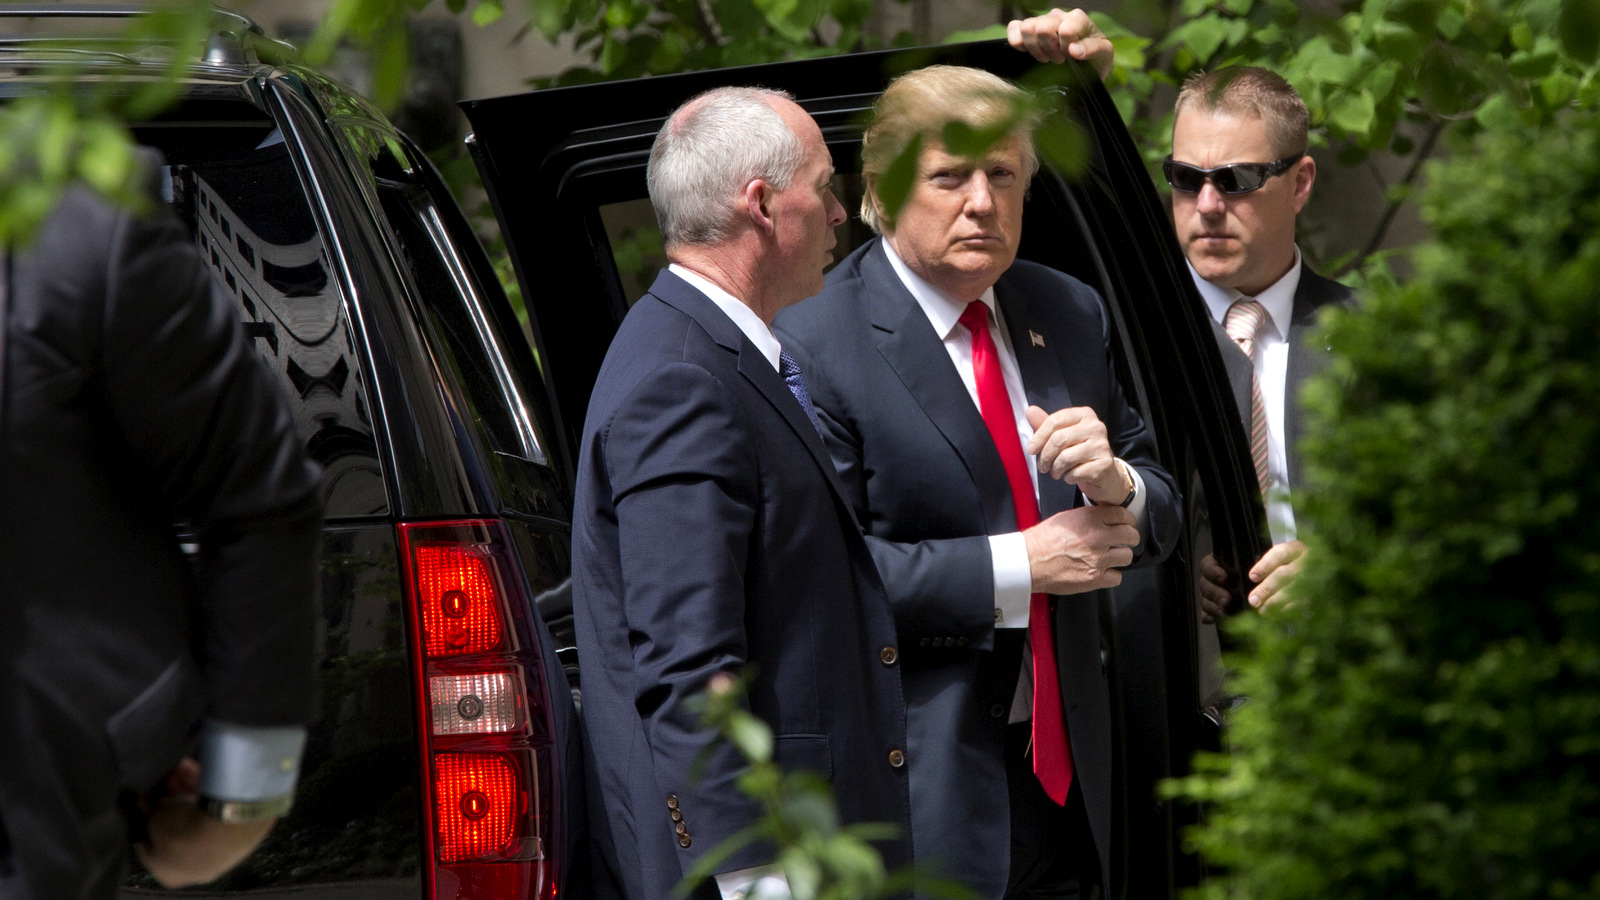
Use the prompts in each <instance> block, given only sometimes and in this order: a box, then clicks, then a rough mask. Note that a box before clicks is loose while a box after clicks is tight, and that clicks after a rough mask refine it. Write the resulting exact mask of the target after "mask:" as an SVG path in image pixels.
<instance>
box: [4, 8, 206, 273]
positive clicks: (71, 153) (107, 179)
mask: <svg viewBox="0 0 1600 900" xmlns="http://www.w3.org/2000/svg"><path fill="white" fill-rule="evenodd" d="M213 19H214V15H213V12H212V9H211V5H210V3H209V2H205V0H169V2H166V3H157V4H153V5H152V6H151V8H150V12H149V14H148V15H146V16H142V17H138V18H135V19H131V20H129V21H128V22H127V24H126V25H125V26H123V27H121V28H118V29H115V30H114V31H113V32H112V33H108V34H106V35H103V36H101V37H90V38H82V37H79V38H75V39H73V40H72V41H70V42H67V41H58V42H54V44H58V45H60V46H61V48H62V49H63V50H65V51H67V52H63V53H61V54H59V55H58V56H57V57H56V59H57V60H58V61H56V62H52V63H50V64H49V65H42V66H40V67H38V68H36V69H35V70H34V72H33V73H31V74H34V75H35V76H37V79H38V81H40V82H41V83H49V82H50V81H51V80H52V78H53V77H55V76H60V78H61V80H59V81H56V82H55V83H56V85H57V86H56V87H55V88H54V89H53V90H46V91H45V92H42V93H40V94H37V95H32V96H25V97H21V98H18V99H15V100H11V101H9V102H7V103H5V104H4V105H0V244H9V243H14V242H21V241H26V240H27V239H28V237H29V236H30V235H32V233H33V231H34V229H35V228H36V227H37V226H38V224H39V223H40V222H41V221H42V220H43V218H44V217H45V216H46V215H47V214H48V213H49V212H50V210H51V209H52V208H54V206H55V202H56V198H57V197H58V196H59V195H60V193H61V191H62V190H64V189H65V188H66V187H67V186H68V185H70V184H73V183H75V182H82V183H85V184H88V185H90V186H91V187H93V188H95V189H96V190H98V191H100V192H101V193H103V194H105V195H107V196H109V197H112V198H114V199H116V200H119V201H120V202H123V203H125V204H129V205H133V206H137V205H138V204H139V203H141V202H143V200H144V186H143V185H141V184H140V183H139V182H138V179H139V178H140V177H141V173H140V171H139V167H137V166H136V165H135V164H134V151H133V142H132V140H131V138H130V137H129V136H128V132H127V129H126V128H125V127H124V126H123V124H122V123H123V122H124V121H126V120H128V119H130V118H134V119H136V118H141V117H145V116H149V115H151V114H153V113H155V112H157V111H159V110H160V109H162V108H163V107H165V106H166V105H168V104H170V103H171V102H172V100H173V99H175V97H176V91H177V86H176V83H175V80H174V79H173V78H172V77H170V76H175V75H176V74H177V73H178V72H179V71H181V69H182V67H183V65H184V62H183V61H185V60H189V59H194V58H196V57H198V56H199V55H200V52H201V50H202V49H203V48H204V46H205V41H206V37H207V35H209V34H210V31H211V26H212V23H213ZM125 41H133V42H136V43H137V44H152V45H156V46H163V47H165V48H167V56H166V57H165V58H166V59H167V60H168V61H167V62H166V63H165V64H164V65H163V66H161V68H160V72H161V73H162V75H164V76H168V77H157V78H141V79H118V78H97V79H78V80H77V82H76V83H75V84H74V85H73V86H71V87H69V86H68V81H67V79H70V78H71V77H72V76H73V75H74V74H77V73H80V72H82V71H85V70H86V68H87V67H89V66H100V67H104V65H105V63H106V60H108V59H114V58H115V54H117V53H119V52H122V51H125V50H126V45H125V43H124V42H125ZM52 46H53V44H51V43H41V44H39V45H36V54H37V55H39V56H40V57H42V56H43V55H44V53H45V51H46V50H48V49H50V48H51V47H52Z"/></svg>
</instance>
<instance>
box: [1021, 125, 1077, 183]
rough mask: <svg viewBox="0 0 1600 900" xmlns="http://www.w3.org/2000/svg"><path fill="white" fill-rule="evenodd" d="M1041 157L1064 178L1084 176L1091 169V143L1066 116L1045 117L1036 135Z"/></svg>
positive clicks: (1035, 132) (1035, 141)
mask: <svg viewBox="0 0 1600 900" xmlns="http://www.w3.org/2000/svg"><path fill="white" fill-rule="evenodd" d="M1033 137H1034V143H1035V144H1036V145H1037V146H1038V148H1039V155H1040V156H1042V157H1043V158H1044V159H1045V161H1047V162H1049V163H1050V164H1051V165H1052V166H1054V167H1055V168H1056V171H1058V172H1060V173H1061V175H1062V177H1063V178H1067V179H1072V178H1077V177H1079V176H1081V175H1082V174H1083V173H1084V172H1086V171H1088V169H1089V139H1088V137H1087V136H1086V135H1084V133H1083V130H1082V129H1081V128H1079V127H1078V125H1077V123H1075V122H1073V121H1072V120H1071V119H1070V118H1068V117H1067V116H1065V115H1052V116H1047V117H1045V119H1044V121H1042V122H1040V123H1039V127H1038V129H1036V130H1035V131H1034V136H1033Z"/></svg>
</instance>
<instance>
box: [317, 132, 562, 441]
mask: <svg viewBox="0 0 1600 900" xmlns="http://www.w3.org/2000/svg"><path fill="white" fill-rule="evenodd" d="M340 128H341V129H342V130H343V131H344V132H345V134H346V138H347V142H348V145H349V146H351V147H352V148H355V149H357V150H358V152H360V153H361V155H362V156H363V157H364V161H365V162H366V164H367V166H368V171H367V172H366V173H365V174H367V175H369V176H370V177H371V179H372V180H371V186H372V187H373V189H374V193H375V194H376V197H377V200H378V204H379V206H380V208H381V212H382V213H383V216H384V219H385V220H386V221H387V223H388V224H389V227H390V231H391V234H392V235H393V237H394V240H395V249H396V250H397V252H398V253H399V254H400V257H401V260H402V262H403V269H404V271H405V272H406V273H407V274H408V275H409V276H410V278H411V280H412V283H413V286H414V289H415V292H416V297H417V299H418V301H419V303H420V309H419V312H420V313H421V314H422V317H423V319H424V321H425V322H426V324H427V326H428V329H429V332H430V334H431V336H432V338H433V340H432V342H431V343H432V345H433V349H434V351H435V352H436V353H437V354H439V355H440V359H439V360H438V362H439V363H441V364H442V365H444V366H446V367H447V368H448V370H449V372H450V374H451V376H452V377H451V378H450V381H451V382H452V383H453V384H454V385H456V386H457V387H458V388H459V389H460V392H461V397H460V400H461V402H462V404H463V405H464V406H465V411H466V412H468V413H469V415H468V417H467V419H468V421H470V422H473V423H475V424H476V426H477V427H478V428H479V429H481V433H482V436H483V437H484V439H485V440H486V442H487V448H486V449H488V450H489V451H491V452H494V453H499V454H505V455H509V456H512V457H516V458H519V459H523V460H527V461H529V462H532V463H535V464H537V465H540V466H545V465H548V463H549V455H548V453H547V451H546V439H545V436H544V432H545V429H546V424H545V422H546V417H547V415H548V413H547V412H546V410H545V409H544V403H543V398H542V390H541V389H538V388H535V387H533V386H532V385H530V384H529V383H528V382H529V380H530V377H529V373H528V372H526V371H519V370H518V368H517V367H516V365H515V362H514V356H513V350H514V347H515V344H514V343H513V341H516V342H522V338H521V336H520V335H518V336H516V337H515V338H514V339H512V340H508V339H507V338H506V336H505V331H506V329H505V328H504V327H503V324H502V323H501V322H498V321H496V320H495V318H494V317H493V315H492V312H493V311H492V310H491V309H490V308H489V306H490V304H489V302H488V298H487V297H485V296H484V293H485V291H489V290H492V291H495V292H498V291H499V285H498V283H496V282H493V281H492V279H490V280H485V279H484V278H483V277H482V273H479V272H477V271H474V268H473V266H472V265H471V263H470V261H468V260H466V259H464V258H462V256H461V255H459V253H458V250H459V249H460V247H461V244H462V243H463V242H464V241H470V242H472V243H473V245H474V246H475V245H476V238H475V237H473V236H472V235H471V234H470V233H469V234H467V235H465V236H462V235H459V234H455V233H452V229H451V227H450V222H449V221H448V218H449V216H450V215H451V214H453V213H454V210H450V209H444V208H441V207H440V206H439V205H438V204H437V203H436V202H435V199H434V196H433V194H432V193H431V192H430V191H429V190H428V186H427V184H426V178H427V174H426V171H425V170H426V165H427V164H426V163H424V162H422V161H421V160H420V159H419V158H418V157H417V156H416V155H415V153H414V151H412V150H411V149H410V148H409V147H407V146H406V145H405V144H403V143H402V142H401V140H400V139H399V138H398V137H397V136H392V135H388V134H383V133H381V132H378V131H376V130H374V129H370V128H367V127H365V126H364V125H362V124H360V123H354V122H342V123H341V124H340ZM463 238H464V240H463ZM498 299H499V305H500V306H501V307H504V306H505V303H504V300H503V298H498Z"/></svg>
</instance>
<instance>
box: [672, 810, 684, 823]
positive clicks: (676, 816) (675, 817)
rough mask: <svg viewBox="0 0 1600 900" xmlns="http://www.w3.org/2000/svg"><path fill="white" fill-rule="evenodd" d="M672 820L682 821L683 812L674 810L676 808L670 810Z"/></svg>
mask: <svg viewBox="0 0 1600 900" xmlns="http://www.w3.org/2000/svg"><path fill="white" fill-rule="evenodd" d="M672 821H674V822H682V821H683V813H682V812H680V811H678V810H676V809H675V810H673V811H672Z"/></svg>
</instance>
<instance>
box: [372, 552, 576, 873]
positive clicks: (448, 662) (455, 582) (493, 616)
mask: <svg viewBox="0 0 1600 900" xmlns="http://www.w3.org/2000/svg"><path fill="white" fill-rule="evenodd" d="M398 532H399V538H400V553H401V560H402V563H401V564H402V569H403V573H404V576H405V581H406V589H407V593H408V594H409V599H410V601H411V602H410V603H409V604H408V605H407V606H408V609H407V612H408V625H409V627H410V629H411V633H412V634H413V635H414V639H413V641H412V652H413V657H414V663H415V665H414V667H413V668H414V671H415V672H416V673H417V675H416V677H417V679H418V682H417V690H416V695H417V707H418V708H417V714H418V722H419V726H420V730H421V731H422V732H423V733H424V735H425V736H426V740H425V742H424V744H425V747H424V750H423V758H422V760H421V763H422V771H423V774H424V777H425V779H426V781H425V783H426V784H427V786H428V791H429V792H430V794H431V802H429V803H427V804H425V818H426V819H427V820H428V821H427V823H426V830H425V834H426V844H427V848H426V849H427V853H426V857H427V866H428V870H429V872H428V878H427V883H428V884H429V886H430V889H431V893H430V897H431V898H433V900H513V898H515V900H524V898H526V900H535V898H537V900H550V898H553V897H554V896H555V890H556V888H555V880H556V879H555V875H556V872H555V855H554V853H553V850H554V848H555V846H556V845H555V844H554V840H555V839H556V835H555V834H554V833H553V830H554V828H555V819H554V816H553V811H552V802H551V798H552V794H551V777H552V772H551V763H552V761H553V759H554V758H555V754H554V750H553V749H552V748H551V746H550V735H551V734H552V728H551V725H550V722H549V719H548V716H549V709H550V707H549V698H548V694H547V693H546V686H545V684H544V679H543V678H542V677H541V674H540V673H541V672H542V669H541V667H540V660H539V658H538V650H537V643H536V642H535V640H534V639H533V636H532V632H531V630H530V626H529V622H528V617H529V616H532V615H534V613H533V611H532V610H533V607H532V603H531V601H530V598H528V597H526V596H525V591H524V589H523V587H522V585H523V584H524V582H523V580H522V577H521V568H520V563H519V562H518V558H517V556H516V554H515V552H514V550H513V548H512V544H511V540H510V536H509V535H508V534H507V533H506V530H505V527H504V525H502V524H501V523H500V522H498V521H495V520H472V521H462V522H439V523H419V524H403V525H400V526H398Z"/></svg>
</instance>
